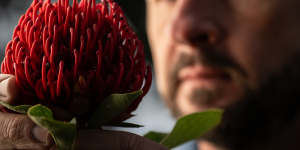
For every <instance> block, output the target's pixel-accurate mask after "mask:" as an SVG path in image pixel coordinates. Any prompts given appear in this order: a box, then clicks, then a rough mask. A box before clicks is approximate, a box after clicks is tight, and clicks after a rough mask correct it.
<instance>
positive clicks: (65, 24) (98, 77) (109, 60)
mask: <svg viewBox="0 0 300 150" xmlns="http://www.w3.org/2000/svg"><path fill="white" fill-rule="evenodd" d="M1 71H2V73H5V74H13V75H15V77H16V81H17V84H18V86H19V87H20V89H21V90H20V91H21V93H22V95H24V96H23V98H22V99H21V100H23V101H22V104H37V103H41V104H44V105H46V106H48V107H50V108H51V107H54V106H60V107H62V108H64V109H66V110H69V109H70V104H72V103H74V101H75V99H76V98H75V97H78V96H79V97H82V96H83V97H85V98H87V99H88V100H89V101H90V104H91V106H94V104H95V105H97V104H99V103H101V100H103V99H104V98H105V97H107V96H109V95H110V94H113V93H127V92H133V91H136V90H140V89H142V90H143V95H142V96H140V97H139V98H138V99H137V100H136V101H135V102H134V103H133V104H132V106H130V108H129V110H128V113H130V112H131V111H133V110H134V109H136V107H137V105H138V104H139V102H140V101H141V99H142V97H143V96H144V95H145V94H146V93H147V91H148V90H149V87H150V84H151V69H150V67H149V66H147V65H146V63H145V59H144V51H143V45H142V43H141V41H140V40H138V38H137V35H136V34H135V33H134V32H133V30H132V29H131V28H130V26H129V25H128V23H127V21H126V18H125V16H124V13H123V11H122V10H121V8H120V7H119V6H118V5H117V3H115V2H113V1H112V0H103V1H102V2H101V3H96V1H95V0H81V1H80V2H77V0H74V1H73V4H72V6H71V5H69V0H58V1H57V2H55V3H52V2H51V0H45V1H43V0H41V1H39V0H34V1H33V3H32V4H31V6H30V7H29V8H28V10H27V11H26V13H25V14H24V15H23V16H22V17H21V18H20V20H19V23H18V25H17V26H16V28H15V31H14V33H13V37H12V40H11V41H10V42H9V43H8V44H7V47H6V50H5V58H4V60H3V62H2V66H1ZM75 111H76V110H75ZM74 113H75V114H76V112H74ZM123 117H124V116H123ZM125 118H126V115H125Z"/></svg>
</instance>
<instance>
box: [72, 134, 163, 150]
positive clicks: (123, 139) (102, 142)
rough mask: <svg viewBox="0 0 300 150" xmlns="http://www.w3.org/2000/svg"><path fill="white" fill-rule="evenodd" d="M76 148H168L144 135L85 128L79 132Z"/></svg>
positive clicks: (113, 149) (107, 149)
mask: <svg viewBox="0 0 300 150" xmlns="http://www.w3.org/2000/svg"><path fill="white" fill-rule="evenodd" d="M75 149H76V150H83V149H89V150H99V149H103V150H167V148H165V147H164V146H162V145H160V144H157V143H155V142H153V141H151V140H148V139H146V138H144V137H141V136H138V135H135V134H132V133H127V132H117V131H98V130H84V131H80V132H79V133H78V138H77V141H76V148H75Z"/></svg>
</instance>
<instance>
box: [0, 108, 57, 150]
mask: <svg viewBox="0 0 300 150" xmlns="http://www.w3.org/2000/svg"><path fill="white" fill-rule="evenodd" d="M51 144H53V141H52V138H51V136H50V135H49V133H48V132H47V130H45V129H43V128H40V127H38V126H36V125H35V124H34V123H33V122H32V121H31V120H30V119H29V118H28V117H27V116H25V115H19V114H11V113H3V112H0V147H1V148H3V149H12V148H14V149H39V150H42V149H45V148H46V147H49V146H50V145H51Z"/></svg>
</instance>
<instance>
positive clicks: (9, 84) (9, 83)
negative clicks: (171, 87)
mask: <svg viewBox="0 0 300 150" xmlns="http://www.w3.org/2000/svg"><path fill="white" fill-rule="evenodd" d="M17 90H18V89H17V88H16V82H15V77H14V76H0V100H1V101H5V102H8V103H10V104H12V103H13V101H14V99H15V98H16V96H17V94H18V91H17Z"/></svg>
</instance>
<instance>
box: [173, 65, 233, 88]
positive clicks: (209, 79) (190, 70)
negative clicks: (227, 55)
mask: <svg viewBox="0 0 300 150" xmlns="http://www.w3.org/2000/svg"><path fill="white" fill-rule="evenodd" d="M178 79H179V81H180V82H185V81H201V82H206V83H211V84H213V83H216V82H225V81H227V82H228V81H230V80H231V77H230V75H229V74H228V73H227V72H226V71H224V69H220V68H213V67H206V66H201V65H196V66H189V67H185V68H182V70H181V71H179V74H178Z"/></svg>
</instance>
